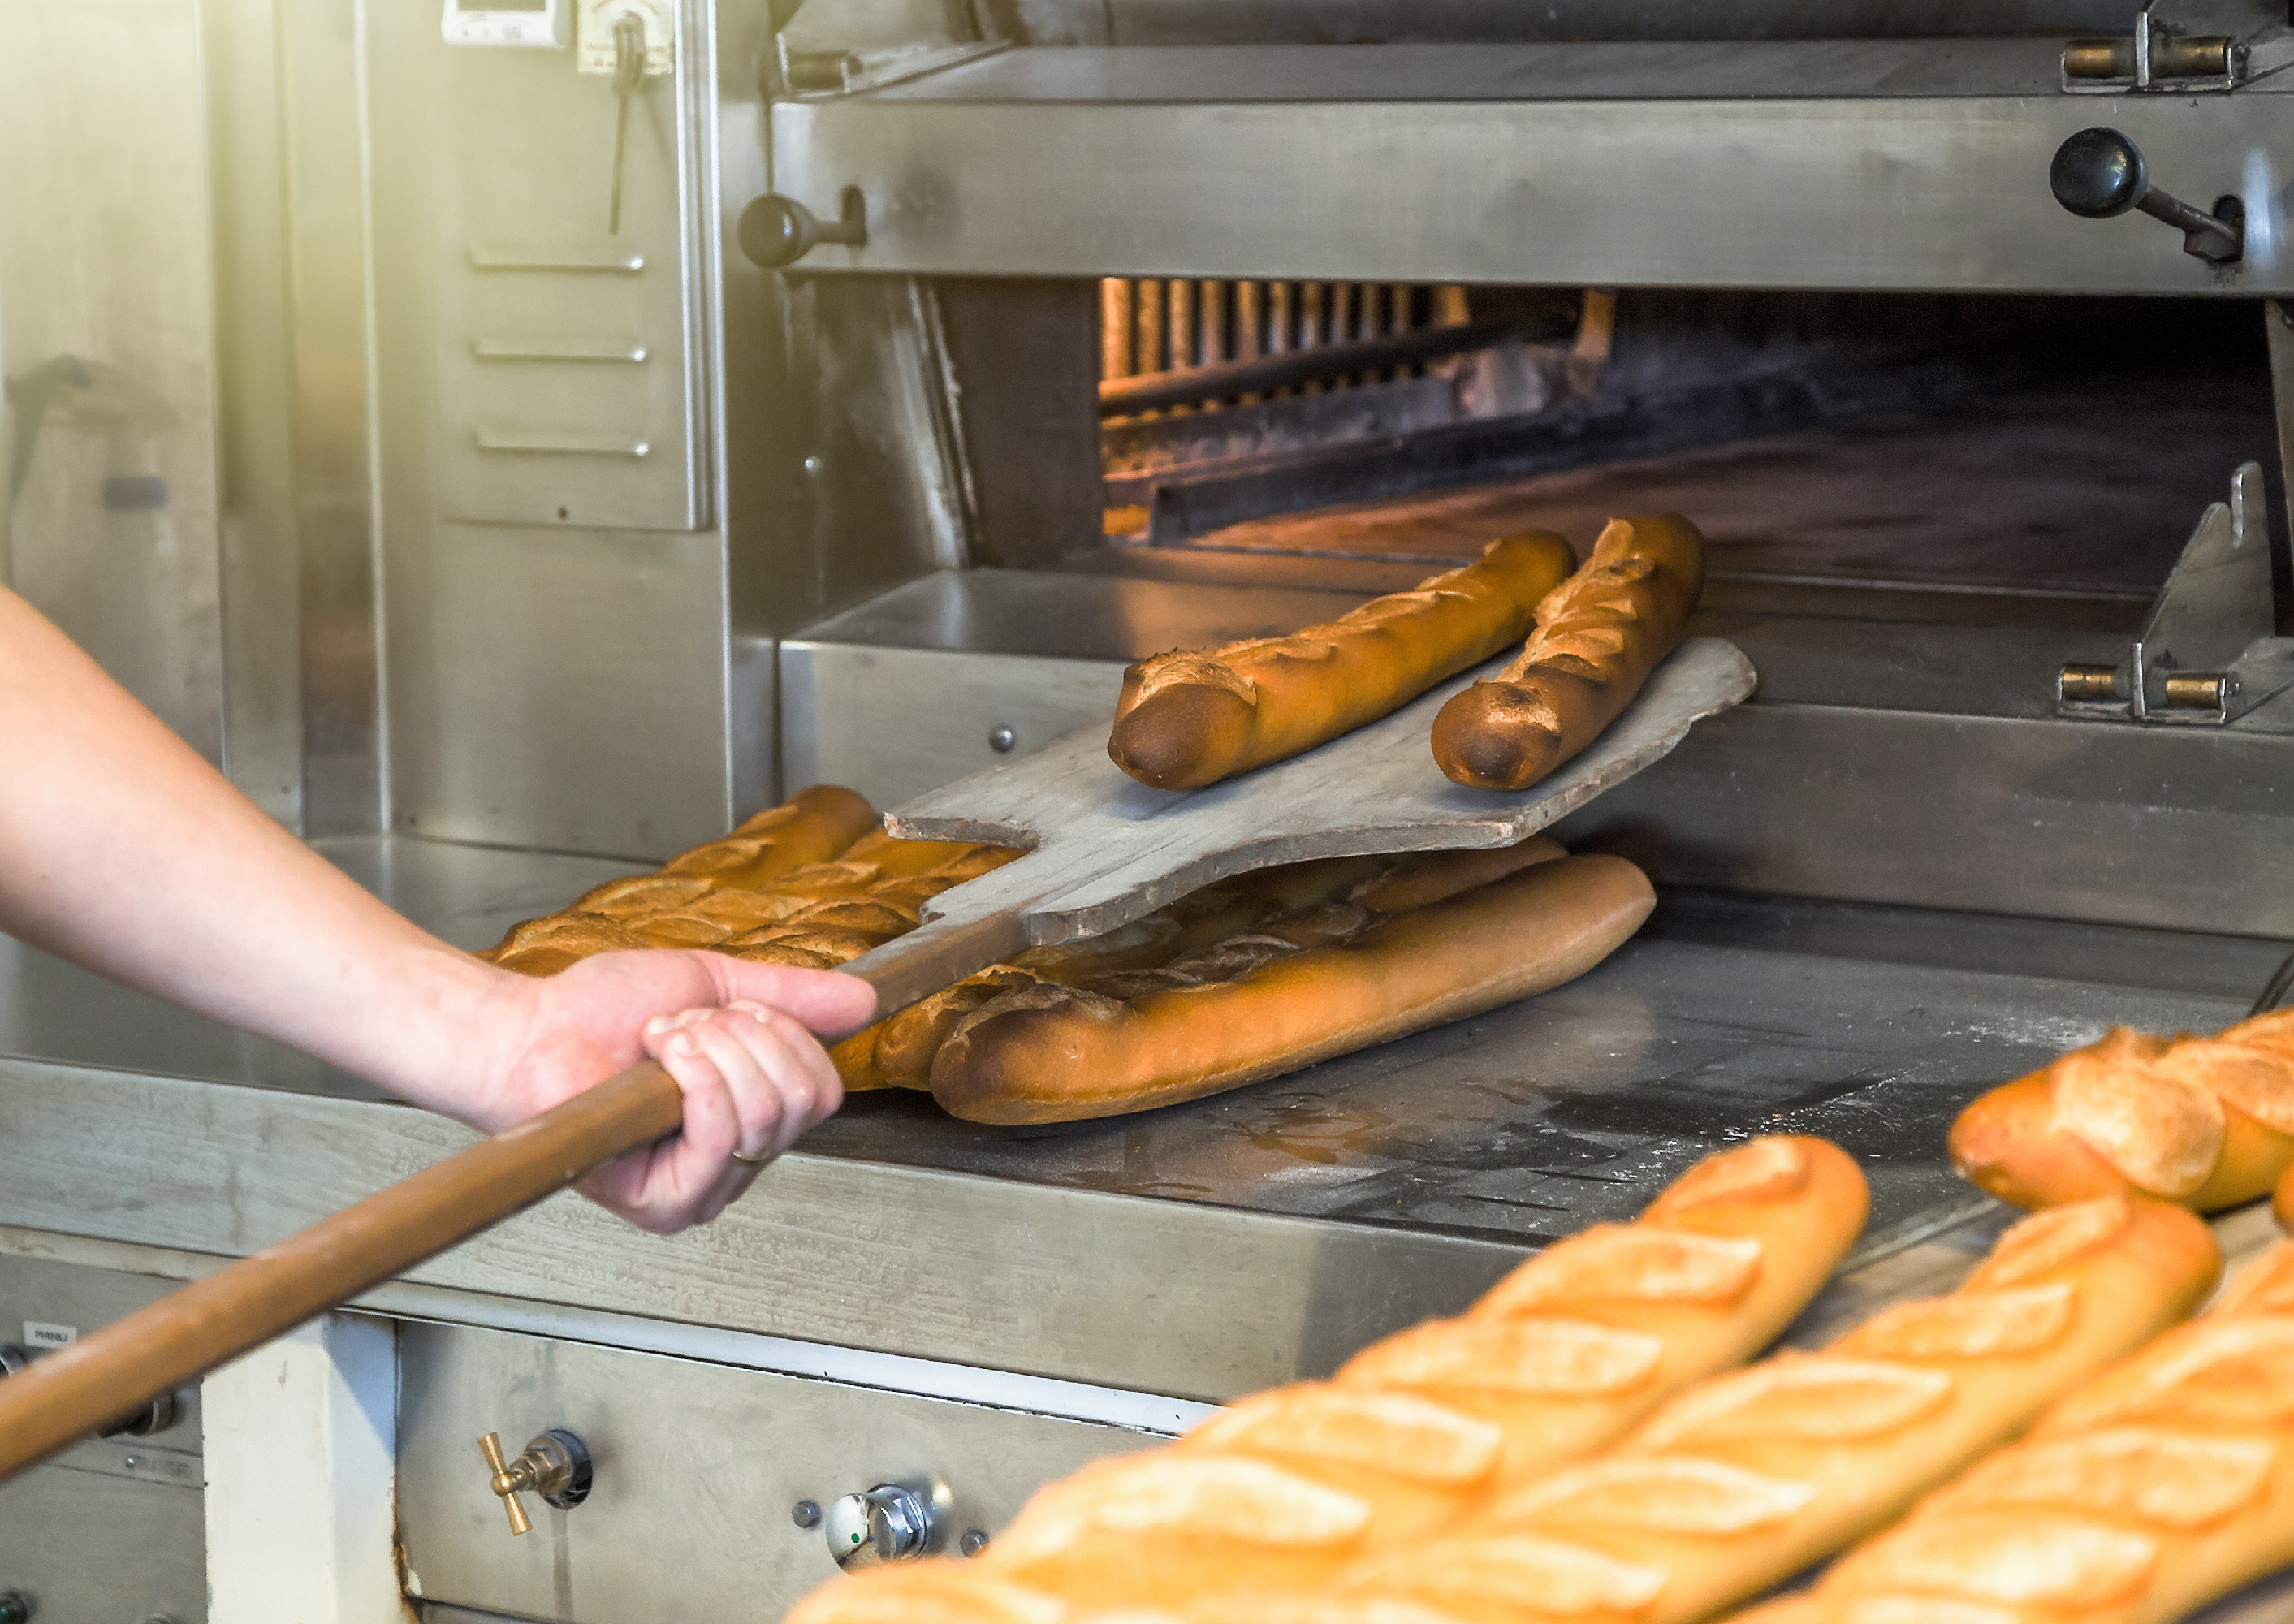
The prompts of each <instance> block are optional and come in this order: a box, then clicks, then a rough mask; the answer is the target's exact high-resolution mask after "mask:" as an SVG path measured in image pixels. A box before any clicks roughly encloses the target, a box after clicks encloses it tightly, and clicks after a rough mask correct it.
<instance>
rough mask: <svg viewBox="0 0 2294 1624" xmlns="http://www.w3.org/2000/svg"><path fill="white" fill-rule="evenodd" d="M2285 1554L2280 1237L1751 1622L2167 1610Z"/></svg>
mask: <svg viewBox="0 0 2294 1624" xmlns="http://www.w3.org/2000/svg"><path fill="white" fill-rule="evenodd" d="M2288 1563H2294V1244H2289V1243H2285V1242H2281V1243H2280V1244H2279V1245H2278V1246H2276V1247H2275V1248H2274V1249H2273V1250H2272V1251H2271V1252H2269V1253H2267V1254H2266V1255H2264V1256H2263V1257H2262V1258H2261V1259H2260V1260H2259V1261H2257V1263H2254V1264H2253V1265H2251V1266H2250V1267H2249V1268H2248V1269H2247V1270H2245V1271H2243V1272H2242V1273H2241V1275H2240V1277H2239V1278H2238V1279H2236V1280H2235V1281H2233V1284H2232V1287H2231V1289H2230V1291H2229V1292H2228V1293H2226V1294H2225V1299H2224V1301H2223V1302H2222V1303H2221V1304H2220V1305H2218V1306H2217V1308H2215V1309H2214V1310H2213V1311H2211V1312H2209V1314H2208V1315H2207V1316H2206V1317H2205V1318H2204V1319H2202V1320H2200V1321H2198V1323H2196V1324H2194V1325H2189V1326H2184V1327H2183V1328H2180V1329H2178V1330H2174V1331H2170V1332H2168V1334H2167V1335H2166V1336H2162V1337H2160V1339H2159V1340H2158V1341H2157V1342H2154V1343H2152V1344H2151V1345H2150V1346H2149V1347H2147V1348H2145V1349H2144V1350H2143V1351H2142V1352H2139V1353H2137V1354H2136V1355H2135V1357H2134V1358H2132V1359H2130V1360H2127V1361H2126V1362H2124V1363H2122V1364H2120V1365H2118V1366H2116V1367H2114V1368H2111V1370H2109V1371H2106V1372H2105V1373H2104V1374H2103V1375H2102V1376H2097V1377H2095V1379H2094V1380H2092V1381H2090V1382H2088V1383H2087V1384H2085V1385H2084V1386H2082V1387H2080V1388H2079V1389H2078V1391H2076V1392H2074V1393H2072V1394H2071V1395H2070V1397H2068V1398H2066V1399H2064V1400H2063V1401H2062V1402H2061V1403H2060V1404H2058V1405H2056V1406H2055V1407H2054V1409H2053V1410H2052V1411H2051V1412H2049V1414H2048V1415H2047V1416H2046V1417H2045V1418H2044V1419H2042V1420H2041V1421H2040V1423H2039V1424H2038V1426H2037V1427H2036V1428H2034V1429H2033V1430H2032V1433H2031V1434H2030V1437H2028V1438H2027V1439H2025V1440H2024V1441H2022V1442H2021V1443H2017V1444H2014V1445H2012V1446H2010V1447H2009V1448H2007V1449H2002V1450H2000V1451H1999V1452H1998V1453H1997V1454H1995V1455H1992V1456H1990V1457H1989V1458H1986V1459H1984V1460H1983V1461H1981V1462H1980V1463H1979V1464H1978V1465H1977V1466H1974V1467H1973V1469H1972V1470H1970V1471H1969V1472H1967V1473H1965V1474H1963V1475H1962V1476H1960V1477H1959V1478H1958V1479H1957V1480H1956V1481H1955V1482H1952V1483H1950V1484H1948V1486H1946V1487H1945V1488H1943V1489H1940V1490H1937V1491H1936V1492H1935V1493H1933V1494H1932V1495H1930V1496H1929V1497H1928V1498H1926V1499H1925V1500H1924V1501H1922V1502H1921V1504H1920V1505H1919V1506H1918V1507H1917V1508H1916V1510H1914V1511H1913V1513H1912V1514H1911V1515H1910V1516H1909V1517H1908V1518H1906V1519H1905V1520H1904V1521H1903V1522H1902V1523H1898V1524H1897V1525H1896V1526H1895V1527H1894V1528H1892V1529H1891V1530H1889V1531H1887V1532H1885V1533H1883V1534H1882V1535H1880V1536H1879V1537H1878V1538H1877V1539H1874V1540H1872V1541H1871V1542H1869V1543H1868V1544H1867V1545H1865V1546H1863V1547H1860V1548H1859V1549H1857V1550H1854V1551H1851V1552H1850V1553H1849V1554H1848V1555H1846V1556H1844V1557H1843V1558H1842V1559H1841V1560H1840V1561H1839V1562H1838V1563H1834V1565H1833V1567H1832V1569H1831V1570H1830V1571H1828V1572H1827V1573H1826V1575H1825V1577H1824V1579H1823V1580H1822V1581H1821V1582H1820V1583H1818V1585H1817V1586H1816V1587H1815V1588H1814V1589H1813V1590H1812V1591H1810V1593H1809V1594H1808V1595H1806V1596H1801V1597H1795V1598H1794V1600H1793V1601H1791V1602H1790V1603H1788V1604H1776V1605H1772V1606H1769V1607H1765V1608H1761V1609H1759V1610H1757V1611H1756V1612H1753V1613H1751V1614H1748V1615H1746V1616H1745V1624H1750V1621H1751V1620H1760V1624H1867V1621H1870V1624H1880V1621H1882V1620H1885V1621H1886V1624H1962V1621H1965V1624H2171V1621H2172V1620H2176V1619H2180V1618H2182V1617H2184V1615H2186V1614H2188V1613H2190V1612H2193V1611H2194V1610H2196V1609H2198V1608H2200V1607H2201V1606H2204V1605H2205V1604H2207V1603H2209V1602H2210V1601H2213V1600H2214V1599H2215V1598H2216V1597H2217V1596H2225V1595H2227V1594H2228V1593H2229V1592H2231V1591H2233V1590H2235V1589H2237V1588H2238V1587H2241V1585H2244V1584H2246V1583H2248V1582H2249V1581H2250V1580H2253V1579H2258V1578H2260V1577H2261V1576H2262V1575H2264V1574H2266V1573H2268V1572H2271V1571H2274V1570H2276V1569H2278V1568H2281V1567H2283V1566H2285V1565H2286V1564H2288Z"/></svg>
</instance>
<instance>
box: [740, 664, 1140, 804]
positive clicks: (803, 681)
mask: <svg viewBox="0 0 2294 1624" xmlns="http://www.w3.org/2000/svg"><path fill="white" fill-rule="evenodd" d="M1123 669H1124V662H1122V661H1120V660H1113V661H1107V660H1038V659H1031V658H1029V657H1028V656H1026V655H1023V654H942V653H938V652H934V651H928V650H923V649H905V648H859V647H854V646H850V645H846V644H815V643H808V642H804V641H801V640H799V641H792V642H787V643H784V644H782V645H781V656H780V686H781V752H782V761H783V765H784V768H785V771H786V773H787V775H788V783H789V784H791V785H792V786H795V785H801V784H843V785H845V786H847V787H848V788H850V789H855V790H858V791H859V792H860V793H862V794H863V795H866V797H867V798H868V800H869V801H870V803H871V804H872V805H874V806H875V807H877V808H880V809H883V810H887V811H889V810H890V809H891V808H894V807H897V806H899V805H901V804H902V803H903V802H905V801H908V800H914V799H915V797H917V796H919V795H922V794H923V793H924V792H926V791H927V790H936V789H938V788H940V786H941V785H942V784H953V783H955V782H956V780H957V779H959V778H962V777H964V775H967V774H970V773H975V772H978V771H979V770H980V768H982V767H993V766H995V765H996V764H997V762H998V761H1002V760H1005V759H1009V758H1010V757H1013V756H1015V755H1026V754H1028V753H1029V751H1037V750H1041V749H1042V748H1043V747H1044V746H1045V745H1046V744H1048V743H1051V742H1052V741H1053V739H1056V738H1059V737H1061V736H1062V735H1065V734H1070V733H1073V732H1074V731H1075V730H1076V729H1078V728H1079V727H1091V726H1092V725H1094V723H1100V724H1104V723H1105V722H1106V721H1107V719H1109V718H1110V717H1111V716H1112V715H1114V713H1115V697H1116V694H1118V692H1119V691H1120V689H1121V688H1122V686H1123ZM999 745H1000V746H1002V748H1000V749H999V748H998V746H999Z"/></svg>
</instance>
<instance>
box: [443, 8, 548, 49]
mask: <svg viewBox="0 0 2294 1624" xmlns="http://www.w3.org/2000/svg"><path fill="white" fill-rule="evenodd" d="M439 31H440V32H441V33H443V35H444V36H445V37H446V43H447V44H448V45H541V46H544V47H546V48H549V49H551V50H561V51H562V50H564V49H565V46H566V45H567V44H568V43H569V42H570V41H571V38H572V36H573V0H446V16H445V20H444V21H443V23H441V24H440V25H439Z"/></svg>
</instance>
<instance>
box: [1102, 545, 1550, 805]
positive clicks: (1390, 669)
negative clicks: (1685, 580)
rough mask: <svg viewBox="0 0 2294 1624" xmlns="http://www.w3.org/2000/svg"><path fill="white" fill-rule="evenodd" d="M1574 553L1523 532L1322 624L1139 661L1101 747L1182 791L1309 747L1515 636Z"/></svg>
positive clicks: (1146, 778)
mask: <svg viewBox="0 0 2294 1624" xmlns="http://www.w3.org/2000/svg"><path fill="white" fill-rule="evenodd" d="M1576 563H1577V558H1576V555H1575V554H1574V553H1573V552H1571V551H1570V549H1569V544H1568V543H1567V542H1566V541H1565V540H1562V539H1561V538H1560V537H1559V536H1556V535H1550V534H1548V533H1547V532H1543V531H1525V532H1522V533H1521V534H1519V535H1512V536H1505V537H1501V538H1500V539H1499V540H1495V541H1493V542H1491V543H1490V544H1489V545H1488V546H1487V547H1485V548H1483V549H1482V556H1480V557H1479V558H1478V559H1476V561H1475V562H1473V563H1472V564H1465V565H1462V566H1460V568H1458V569H1454V570H1448V571H1444V572H1443V573H1441V574H1439V575H1434V576H1429V577H1428V578H1427V579H1426V580H1425V581H1420V582H1419V584H1418V586H1417V587H1416V589H1413V590H1411V591H1408V592H1395V593H1392V594H1389V595H1388V596H1387V597H1380V598H1376V599H1373V600H1372V601H1371V602H1370V603H1367V604H1364V605H1363V606H1362V607H1361V608H1359V609H1355V610H1353V611H1351V612H1350V613H1346V614H1344V615H1341V616H1339V617H1338V619H1337V620H1335V621H1331V622H1330V623H1329V624H1328V625H1322V626H1309V627H1307V628H1306V629H1305V630H1304V631H1299V632H1294V633H1292V634H1291V635H1290V636H1289V637H1255V638H1251V639H1249V640H1248V641H1245V642H1241V643H1230V644H1228V645H1226V646H1224V647H1223V648H1216V649H1212V650H1210V651H1209V652H1208V653H1190V652H1187V651H1184V650H1181V651H1179V652H1176V653H1173V654H1157V655H1156V656H1155V657H1154V658H1152V659H1151V660H1143V661H1141V662H1139V663H1137V664H1136V665H1134V666H1133V667H1131V668H1130V669H1129V670H1127V671H1125V672H1124V674H1123V692H1122V694H1121V696H1120V697H1119V699H1118V700H1117V701H1116V707H1115V727H1114V730H1113V732H1112V733H1110V735H1109V736H1108V741H1107V753H1108V756H1109V758H1110V759H1112V760H1113V761H1114V763H1115V765H1116V766H1118V767H1121V768H1122V769H1123V770H1124V771H1125V772H1127V773H1128V774H1130V775H1132V776H1133V777H1134V778H1136V779H1137V780H1139V782H1140V783H1142V784H1151V785H1153V786H1154V787H1155V788H1157V789H1159V790H1192V789H1198V788H1200V787H1201V786H1202V785H1204V784H1216V783H1217V782H1218V781H1219V780H1220V779H1222V778H1231V777H1232V776H1233V775H1236V774H1237V773H1246V772H1249V770H1250V769H1251V768H1253V767H1264V766H1265V765H1266V764H1267V763H1268V762H1270V761H1280V760H1282V759H1284V758H1286V757H1289V756H1295V755H1297V754H1299V753H1300V752H1301V751H1308V750H1312V749H1313V748H1314V746H1315V745H1317V744H1320V743H1324V742H1325V741H1326V740H1330V739H1334V738H1337V737H1338V735H1340V734H1342V733H1346V732H1348V731H1350V730H1352V729H1354V728H1356V727H1361V726H1363V724H1364V723H1365V722H1373V721H1376V720H1377V719H1379V717H1381V716H1384V715H1385V714H1387V712H1388V711H1393V710H1395V709H1396V708H1397V707H1399V706H1401V705H1403V704H1405V703H1407V702H1409V701H1411V700H1412V699H1415V698H1416V697H1417V696H1418V695H1419V694H1423V693H1424V692H1425V691H1426V690H1427V689H1428V688H1430V687H1432V686H1434V685H1435V684H1436V683H1437V682H1439V681H1441V680H1442V679H1443V678H1445V677H1451V676H1454V675H1456V674H1457V673H1458V672H1460V671H1462V670H1465V669H1466V668H1467V667H1468V666H1469V665H1473V664H1476V663H1477V662H1480V661H1483V660H1486V659H1488V658H1489V657H1490V656H1491V655H1492V654H1495V653H1497V652H1498V651H1499V650H1500V649H1501V648H1503V647H1504V646H1506V645H1507V644H1509V643H1511V642H1513V641H1514V640H1516V639H1517V638H1518V637H1520V636H1521V635H1522V633H1523V632H1524V631H1525V630H1526V629H1528V627H1529V624H1530V621H1531V619H1532V617H1533V615H1534V613H1535V612H1536V609H1537V605H1538V603H1539V600H1541V599H1542V598H1543V597H1545V596H1546V594H1547V593H1549V592H1550V591H1551V590H1552V589H1554V588H1555V587H1556V586H1557V585H1558V584H1559V583H1560V581H1562V579H1563V578H1564V577H1565V576H1566V575H1567V574H1568V573H1569V572H1570V571H1571V570H1572V569H1574V568H1575V567H1576Z"/></svg>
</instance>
